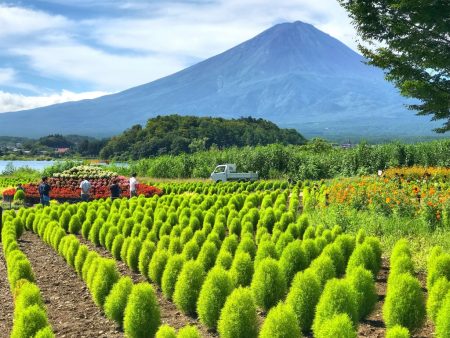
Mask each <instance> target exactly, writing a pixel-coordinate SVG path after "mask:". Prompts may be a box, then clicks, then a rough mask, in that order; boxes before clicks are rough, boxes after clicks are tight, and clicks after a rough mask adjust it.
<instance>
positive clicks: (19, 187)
mask: <svg viewBox="0 0 450 338" xmlns="http://www.w3.org/2000/svg"><path fill="white" fill-rule="evenodd" d="M19 190H22V191H25V189H24V188H23V185H22V183H19V184H18V185H17V188H16V191H19Z"/></svg>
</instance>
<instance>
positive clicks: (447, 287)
mask: <svg viewBox="0 0 450 338" xmlns="http://www.w3.org/2000/svg"><path fill="white" fill-rule="evenodd" d="M449 292H450V282H449V281H448V280H447V278H445V277H441V278H439V279H438V280H437V281H436V282H435V283H434V285H433V288H432V289H431V291H429V294H428V300H427V314H428V317H430V319H431V320H432V321H433V323H436V319H437V315H438V313H439V310H440V309H441V307H442V304H443V302H444V299H445V295H447V293H449Z"/></svg>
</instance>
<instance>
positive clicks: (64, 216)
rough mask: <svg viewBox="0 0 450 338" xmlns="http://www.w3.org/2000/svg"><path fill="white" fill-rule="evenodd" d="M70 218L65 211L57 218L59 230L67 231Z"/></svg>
mask: <svg viewBox="0 0 450 338" xmlns="http://www.w3.org/2000/svg"><path fill="white" fill-rule="evenodd" d="M70 217H71V216H70V212H69V211H67V210H65V211H63V213H62V214H61V217H60V218H59V225H61V228H63V229H64V231H66V232H67V231H68V230H69V222H70Z"/></svg>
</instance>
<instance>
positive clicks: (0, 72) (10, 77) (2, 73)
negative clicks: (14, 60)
mask: <svg viewBox="0 0 450 338" xmlns="http://www.w3.org/2000/svg"><path fill="white" fill-rule="evenodd" d="M15 76H16V72H15V71H14V69H12V68H0V85H9V84H11V83H12V82H14V80H15Z"/></svg>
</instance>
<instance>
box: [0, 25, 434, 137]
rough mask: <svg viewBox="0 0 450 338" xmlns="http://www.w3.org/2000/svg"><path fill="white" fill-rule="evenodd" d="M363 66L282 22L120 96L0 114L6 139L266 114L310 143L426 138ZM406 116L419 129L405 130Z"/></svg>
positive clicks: (342, 49) (324, 37)
mask: <svg viewBox="0 0 450 338" xmlns="http://www.w3.org/2000/svg"><path fill="white" fill-rule="evenodd" d="M363 61H364V59H363V57H362V56H361V55H359V54H357V53H356V52H354V51H352V50H351V49H350V48H348V47H347V46H345V45H344V44H343V43H341V42H340V41H338V40H337V39H335V38H333V37H331V36H330V35H328V34H326V33H324V32H322V31H320V30H319V29H317V28H315V27H314V26H313V25H310V24H307V23H304V22H301V21H295V22H292V23H280V24H278V25H275V26H273V27H271V28H269V29H267V30H266V31H264V32H262V33H261V34H259V35H257V36H256V37H254V38H252V39H250V40H248V41H245V42H243V43H241V44H240V45H238V46H236V47H234V48H231V49H229V50H227V51H225V52H223V53H221V54H219V55H216V56H214V57H211V58H209V59H207V60H205V61H203V62H200V63H198V64H196V65H193V66H191V67H189V68H186V69H184V70H182V71H180V72H178V73H175V74H172V75H170V76H167V77H165V78H162V79H159V80H156V81H153V82H150V83H147V84H144V85H141V86H138V87H134V88H130V89H128V90H125V91H123V92H120V93H116V94H113V95H109V96H104V97H100V98H98V99H94V100H86V101H80V102H69V103H64V104H59V105H53V106H49V107H43V108H37V109H33V110H28V111H20V112H14V113H5V114H0V135H1V134H3V135H8V134H10V135H11V131H16V132H14V133H13V134H12V135H11V136H13V135H18V136H23V135H29V136H43V135H48V134H55V133H60V134H80V135H93V136H109V135H113V134H117V133H120V132H122V131H123V130H124V129H125V128H128V127H130V126H132V125H134V124H144V123H145V122H146V121H147V120H148V119H149V118H151V117H155V116H157V115H168V114H174V113H178V114H180V115H195V116H213V117H223V118H238V117H241V116H253V117H256V118H259V117H261V118H264V119H268V120H271V121H273V122H275V123H277V124H280V125H281V126H290V127H295V128H298V129H299V130H300V131H301V132H303V133H305V134H306V135H307V136H322V137H326V136H327V135H329V133H331V134H333V135H341V136H343V137H348V136H349V134H348V133H353V134H358V132H359V133H360V134H359V135H360V136H362V137H365V136H367V133H368V128H369V129H370V128H371V130H376V132H377V133H379V132H380V130H385V131H387V130H388V128H389V127H390V128H391V131H392V135H398V131H399V130H403V132H404V133H405V134H408V130H413V131H414V133H417V132H418V131H420V130H422V131H424V130H425V132H424V134H426V130H428V134H429V133H430V129H431V126H430V124H425V123H423V119H422V120H420V119H419V118H414V117H413V113H412V112H409V115H407V114H408V112H405V108H404V106H403V105H404V103H405V100H403V99H402V98H401V97H400V96H399V95H398V93H397V92H396V90H395V89H394V88H393V87H392V86H391V85H390V84H389V83H387V82H386V81H385V80H384V77H383V73H382V72H381V71H379V70H377V69H374V68H373V67H369V66H367V65H365V64H364V63H363ZM149 66H151V65H149ZM405 114H406V115H405ZM405 116H409V117H410V118H411V121H415V122H412V124H414V123H416V124H414V127H411V126H412V125H411V126H410V127H409V128H407V129H408V130H405V129H404V128H405V126H404V121H405ZM41 121H51V124H45V125H42V123H40V122H41ZM36 125H39V126H41V128H35V126H36ZM402 128H403V129H402ZM325 130H329V131H330V132H328V131H326V132H325ZM409 133H410V134H411V132H409Z"/></svg>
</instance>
